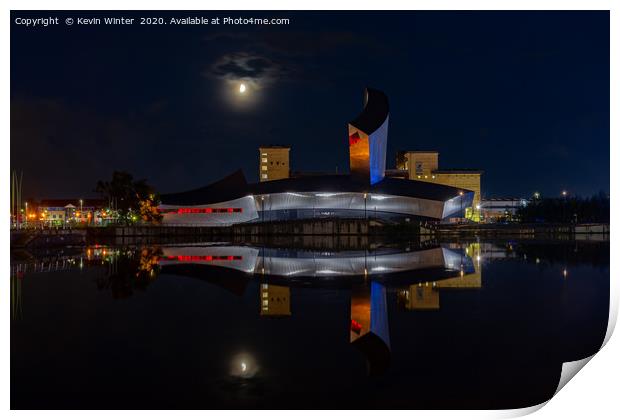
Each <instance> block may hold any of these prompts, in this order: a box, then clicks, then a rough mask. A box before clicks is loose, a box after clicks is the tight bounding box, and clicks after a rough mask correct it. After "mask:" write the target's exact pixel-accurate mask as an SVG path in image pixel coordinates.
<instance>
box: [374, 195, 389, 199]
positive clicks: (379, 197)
mask: <svg viewBox="0 0 620 420" xmlns="http://www.w3.org/2000/svg"><path fill="white" fill-rule="evenodd" d="M370 198H371V199H372V200H385V199H387V198H388V197H386V196H384V195H372V196H371V197H370Z"/></svg>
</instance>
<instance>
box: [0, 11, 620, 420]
mask: <svg viewBox="0 0 620 420" xmlns="http://www.w3.org/2000/svg"><path fill="white" fill-rule="evenodd" d="M618 3H619V2H617V1H611V0H607V1H600V0H591V1H582V0H564V1H559V0H558V1H552V0H522V1H515V0H505V1H501V0H495V1H491V0H473V1H463V0H451V1H446V0H443V1H442V0H438V1H409V2H404V1H394V0H382V1H380V2H377V1H376V0H372V1H370V0H344V1H343V0H340V1H337V2H336V1H333V0H314V1H312V2H305V3H301V2H291V1H284V0H278V1H276V0H264V1H260V2H257V1H249V0H238V1H235V3H234V4H232V3H231V2H230V1H225V2H224V1H221V2H217V3H211V4H210V3H207V2H205V1H199V0H175V1H174V2H172V1H162V0H152V1H149V2H144V1H142V2H141V1H137V0H122V1H121V0H109V1H101V0H94V1H89V2H84V1H82V2H80V1H77V0H58V1H55V2H53V3H52V2H50V1H43V0H38V1H34V0H33V1H15V0H9V1H8V2H4V4H5V5H7V6H8V7H7V6H5V14H4V15H3V16H4V17H5V19H3V21H2V25H3V29H2V35H3V37H2V43H1V48H2V51H1V53H2V55H1V57H3V58H4V63H6V62H7V61H8V59H9V57H10V55H9V47H10V42H9V37H10V19H9V10H11V9H14V10H260V9H263V10H278V9H279V10H372V9H375V8H377V6H378V5H380V6H381V7H382V8H383V9H384V10H403V9H411V10H611V18H610V19H611V72H610V74H611V92H612V96H611V138H612V139H616V141H618V140H617V139H620V136H619V135H618V134H619V133H618V125H617V123H615V121H617V120H618V117H619V115H618V106H617V93H618V84H617V79H618V77H617V74H618V69H619V67H618V65H617V64H618V48H617V47H618V45H619V44H618V29H617V28H618V24H619V23H620V19H619V18H618V16H617V12H618V10H620V6H616V4H618ZM614 6H616V7H615V8H614ZM9 69H10V67H9V66H7V65H4V66H2V67H1V70H0V71H1V72H2V73H3V74H2V76H3V77H2V80H3V81H4V83H2V85H1V86H2V87H1V89H2V96H3V99H4V100H3V102H2V118H1V120H0V121H2V132H3V133H4V139H5V141H2V148H3V149H4V150H3V151H2V152H3V153H0V159H2V160H3V163H4V165H3V168H4V172H5V178H4V179H5V181H4V182H3V183H2V184H1V186H0V197H1V198H0V199H1V200H2V203H3V208H4V209H5V214H8V208H9V197H10V194H9V176H8V174H9V168H10V153H9V141H8V139H9V138H10V131H9V124H10V120H9V112H10V101H9V98H10V95H9V93H10V74H9V71H10V70H9ZM584 141H588V140H587V139H584ZM610 151H611V163H614V162H618V147H617V144H616V143H615V142H611V145H610ZM610 168H611V191H610V195H611V197H612V224H613V225H615V221H616V215H617V214H618V204H617V200H615V199H614V198H615V197H617V193H618V182H617V181H618V170H617V167H615V165H613V164H612V165H610ZM1 246H2V250H1V261H2V268H3V270H4V273H8V272H9V238H8V236H5V237H4V238H3V240H2V242H1ZM611 255H613V256H617V255H620V253H619V252H618V247H617V245H616V242H615V241H614V240H613V237H612V242H611ZM616 261H617V259H616V260H614V259H613V258H612V264H611V280H612V281H611V296H612V306H611V310H610V324H609V328H608V333H607V337H606V342H607V340H609V337H610V336H611V332H612V331H613V327H614V325H615V322H616V319H617V311H618V305H617V303H618V296H619V292H618V290H619V288H618V286H617V283H616V281H618V279H620V277H619V276H618V274H619V273H618V264H617V262H616ZM4 285H5V287H4V288H3V291H4V293H3V294H2V297H3V298H2V311H0V313H3V314H5V315H4V316H2V317H1V319H2V321H3V322H2V330H3V331H2V333H3V337H5V338H8V337H9V326H10V317H9V316H8V314H9V305H10V301H9V293H8V290H9V282H8V281H6V280H5V281H4ZM0 351H1V352H2V354H1V360H2V371H1V372H0V373H1V377H2V385H1V387H2V389H1V391H0V392H1V394H0V401H2V405H3V407H5V409H6V410H8V409H9V405H10V402H9V383H10V374H9V358H10V348H9V345H8V340H3V345H2V347H1V350H0ZM619 354H620V345H619V344H618V339H617V338H616V339H613V340H611V341H609V342H608V343H607V345H606V346H605V348H604V350H603V351H602V352H601V353H600V354H598V355H596V357H594V358H593V359H592V362H590V363H589V364H588V366H587V367H586V368H584V369H583V372H582V373H580V374H579V379H577V380H574V381H571V382H570V383H569V384H568V385H566V387H565V388H564V389H562V390H561V392H559V393H558V394H557V396H555V397H554V398H553V399H552V400H551V401H550V402H549V403H548V404H541V405H540V406H537V407H531V408H529V409H523V410H506V411H502V412H497V411H495V412H490V411H416V412H406V411H386V412H383V413H376V412H368V411H363V412H354V411H352V412H346V413H338V412H335V413H334V414H335V415H337V416H342V415H355V416H356V417H361V418H371V417H376V416H377V415H381V414H386V415H389V416H393V417H399V418H403V419H404V418H407V419H409V418H411V416H420V415H422V416H424V417H425V418H446V417H450V418H456V417H458V418H480V417H505V416H508V417H513V416H518V415H524V414H527V413H529V412H532V411H536V410H538V409H539V408H541V407H542V406H545V405H546V407H545V408H544V409H543V410H540V411H538V412H537V413H536V414H535V415H536V416H538V418H556V417H565V418H580V419H581V418H584V417H586V416H587V417H589V418H597V419H598V418H616V417H617V415H618V413H619V410H618V406H617V402H616V400H617V399H618V397H617V385H618V374H619V373H620V368H619V365H620V363H619V362H618V355H619ZM41 414H42V415H44V416H45V417H46V418H59V419H61V418H62V419H63V420H65V419H67V418H76V419H82V418H83V417H84V416H89V417H92V418H101V419H103V418H106V419H107V417H109V416H110V415H114V416H115V417H118V416H120V417H130V416H131V417H134V416H145V415H146V416H149V417H155V418H157V417H160V418H167V417H168V416H169V413H165V412H163V413H162V412H139V413H133V412H120V413H119V412H114V413H109V412H100V411H99V412H86V413H85V412H81V411H63V412H59V411H57V412H11V415H13V416H15V417H20V418H30V417H31V416H32V417H35V416H37V417H39V416H40V415H41ZM211 414H216V415H217V417H218V418H236V417H237V416H241V415H250V416H259V417H263V416H265V417H267V416H268V417H270V418H282V419H287V420H288V419H289V418H290V417H291V416H296V417H302V418H305V417H307V418H312V419H314V418H315V417H317V416H321V417H322V416H324V415H328V414H330V413H322V412H289V411H271V412H252V413H245V412H233V411H224V412H222V411H218V412H214V413H211ZM204 416H205V413H202V412H196V411H184V412H176V413H175V417H188V418H189V417H191V418H203V417H204Z"/></svg>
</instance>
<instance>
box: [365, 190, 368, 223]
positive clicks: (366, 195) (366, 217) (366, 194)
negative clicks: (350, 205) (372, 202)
mask: <svg viewBox="0 0 620 420" xmlns="http://www.w3.org/2000/svg"><path fill="white" fill-rule="evenodd" d="M366 197H368V193H364V219H368V216H367V215H366Z"/></svg>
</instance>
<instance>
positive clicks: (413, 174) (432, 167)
mask: <svg viewBox="0 0 620 420" xmlns="http://www.w3.org/2000/svg"><path fill="white" fill-rule="evenodd" d="M396 171H398V172H396V174H397V175H398V176H397V177H401V176H403V175H405V174H406V175H407V177H408V178H407V179H412V180H417V181H424V182H432V183H435V184H442V185H449V186H451V187H456V188H462V189H463V190H469V191H473V192H474V199H473V201H472V205H471V207H468V208H466V209H465V218H467V219H470V220H473V221H476V222H478V221H480V200H481V197H480V191H481V188H480V178H481V176H482V173H483V172H482V171H480V170H474V169H451V170H440V169H439V152H436V151H422V150H414V151H400V152H398V153H397V154H396ZM390 172H391V171H390ZM392 173H393V172H392Z"/></svg>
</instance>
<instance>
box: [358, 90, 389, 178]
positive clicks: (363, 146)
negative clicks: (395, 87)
mask: <svg viewBox="0 0 620 420" xmlns="http://www.w3.org/2000/svg"><path fill="white" fill-rule="evenodd" d="M389 111H390V110H389V103H388V99H387V96H386V95H385V93H383V92H381V91H378V90H376V89H371V88H366V91H365V92H364V110H363V111H362V113H361V114H360V115H358V116H357V118H355V119H354V120H353V121H351V122H349V165H350V167H351V175H352V176H354V177H355V178H357V179H358V180H360V181H362V182H369V183H370V184H371V185H373V184H376V183H377V182H379V181H381V180H382V179H383V178H384V177H385V159H386V153H387V136H388V123H389Z"/></svg>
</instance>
